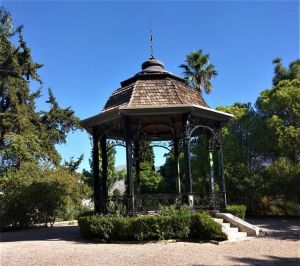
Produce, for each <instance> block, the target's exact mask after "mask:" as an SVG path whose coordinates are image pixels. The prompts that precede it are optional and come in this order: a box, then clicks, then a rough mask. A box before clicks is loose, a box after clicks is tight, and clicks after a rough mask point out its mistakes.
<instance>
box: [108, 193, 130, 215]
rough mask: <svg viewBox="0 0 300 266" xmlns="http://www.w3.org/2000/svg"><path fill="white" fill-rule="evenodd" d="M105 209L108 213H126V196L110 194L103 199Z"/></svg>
mask: <svg viewBox="0 0 300 266" xmlns="http://www.w3.org/2000/svg"><path fill="white" fill-rule="evenodd" d="M104 204H105V209H106V210H107V212H108V213H109V214H118V215H126V214H127V213H128V211H129V210H128V197H127V196H110V197H107V199H106V200H105V203H104Z"/></svg>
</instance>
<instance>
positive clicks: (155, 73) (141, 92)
mask: <svg viewBox="0 0 300 266" xmlns="http://www.w3.org/2000/svg"><path fill="white" fill-rule="evenodd" d="M186 104H187V105H195V106H199V107H208V105H207V103H206V102H205V101H204V99H203V98H202V96H201V95H200V93H199V92H197V91H196V90H194V89H192V88H191V87H190V86H188V84H187V82H186V80H185V79H182V78H180V77H177V76H175V75H173V74H172V73H170V72H168V71H166V70H165V69H164V64H163V63H162V62H161V61H159V60H155V59H154V58H153V59H152V58H151V59H149V60H148V61H146V62H144V63H143V64H142V70H141V72H139V73H137V74H136V75H135V76H134V77H132V78H130V79H128V80H125V81H123V82H121V88H119V89H117V90H116V91H114V92H113V93H112V95H111V96H110V97H109V99H108V101H107V102H106V104H105V106H104V109H103V111H104V112H105V111H107V110H111V109H114V108H118V107H136V108H141V107H147V106H148V107H149V106H161V107H163V106H165V105H167V106H170V105H186Z"/></svg>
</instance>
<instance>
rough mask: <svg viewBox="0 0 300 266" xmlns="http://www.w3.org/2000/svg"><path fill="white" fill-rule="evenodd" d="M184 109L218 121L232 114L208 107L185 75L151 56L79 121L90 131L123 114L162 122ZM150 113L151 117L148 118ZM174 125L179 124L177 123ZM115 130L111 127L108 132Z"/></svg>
mask: <svg viewBox="0 0 300 266" xmlns="http://www.w3.org/2000/svg"><path fill="white" fill-rule="evenodd" d="M187 113H189V114H191V115H193V116H195V117H200V118H203V119H209V120H211V121H216V122H218V123H219V122H226V121H228V120H229V119H230V118H232V115H230V114H227V113H224V112H220V111H217V110H214V109H212V108H210V107H209V106H208V105H207V103H206V102H205V100H204V99H203V98H202V96H201V94H200V93H199V92H198V91H196V90H195V89H193V88H191V87H190V86H189V85H188V84H187V81H186V80H185V79H183V78H180V77H178V76H175V75H173V74H172V73H171V72H169V71H167V70H165V68H164V64H163V63H162V62H161V61H159V60H156V59H155V58H153V57H151V58H150V59H149V60H147V61H146V62H144V63H143V64H142V69H141V71H140V72H138V73H137V74H136V75H134V76H133V77H131V78H129V79H127V80H125V81H122V82H121V87H120V88H119V89H117V90H115V91H114V92H113V93H112V94H111V96H110V97H109V99H108V100H107V102H106V104H105V106H104V108H103V109H102V111H101V112H100V113H99V114H97V115H95V116H92V117H89V118H87V119H84V120H82V121H81V122H82V125H83V127H84V128H86V129H87V130H88V131H91V130H92V128H94V127H99V126H101V125H108V124H109V123H111V122H112V121H119V120H122V117H124V116H127V117H128V116H130V117H131V118H133V117H140V118H142V117H143V119H144V120H147V119H148V120H149V121H148V122H149V123H153V121H154V120H155V123H156V124H159V123H161V124H165V123H170V122H166V121H164V120H168V121H169V120H170V119H171V120H173V121H175V120H176V121H177V120H178V121H179V120H180V119H181V118H180V117H181V116H182V115H183V114H187ZM151 117H152V118H153V119H154V120H153V121H150V120H151V119H152V118H151ZM171 117H173V118H171ZM180 121H181V120H180ZM143 123H146V121H143ZM171 123H173V122H171ZM177 127H181V125H180V123H179V124H178V125H177ZM156 130H157V131H159V130H162V129H161V128H160V129H159V128H156V129H155V130H153V132H156ZM114 134H115V133H112V131H111V133H110V135H111V136H115V135H114ZM116 134H117V133H116Z"/></svg>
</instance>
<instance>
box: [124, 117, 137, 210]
mask: <svg viewBox="0 0 300 266" xmlns="http://www.w3.org/2000/svg"><path fill="white" fill-rule="evenodd" d="M125 134H126V166H127V167H126V168H127V197H128V211H129V210H130V211H131V214H132V215H135V208H134V207H135V206H134V188H133V178H132V135H131V129H130V120H129V117H125Z"/></svg>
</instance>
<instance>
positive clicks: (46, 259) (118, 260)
mask: <svg viewBox="0 0 300 266" xmlns="http://www.w3.org/2000/svg"><path fill="white" fill-rule="evenodd" d="M250 222H252V223H253V224H256V225H258V226H260V227H261V228H262V229H263V230H264V231H265V232H266V236H264V237H259V238H248V239H247V240H244V241H241V242H237V243H228V242H227V243H223V244H221V245H216V244H212V243H188V242H176V243H166V242H159V243H146V244H145V243H144V244H128V243H127V244H99V243H91V242H87V241H85V240H83V239H81V238H80V236H79V231H78V227H77V226H75V225H65V226H62V225H56V226H55V227H53V228H35V229H30V230H25V231H18V232H5V233H2V234H1V243H0V252H1V256H0V259H1V260H0V263H1V266H2V265H3V266H4V265H5V266H6V265H297V266H299V265H300V241H299V240H300V235H299V232H300V221H299V220H295V219H289V220H285V219H263V220H257V219H253V220H250Z"/></svg>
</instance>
